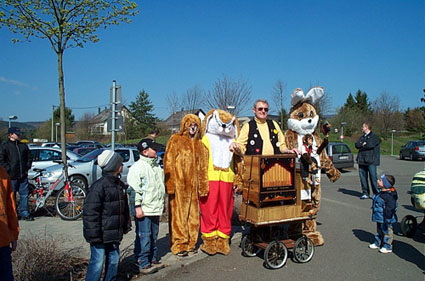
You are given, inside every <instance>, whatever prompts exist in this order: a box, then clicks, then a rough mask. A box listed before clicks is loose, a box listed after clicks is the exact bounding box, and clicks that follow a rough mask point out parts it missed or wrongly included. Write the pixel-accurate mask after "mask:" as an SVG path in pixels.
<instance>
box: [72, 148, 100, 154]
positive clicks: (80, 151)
mask: <svg viewBox="0 0 425 281" xmlns="http://www.w3.org/2000/svg"><path fill="white" fill-rule="evenodd" d="M96 149H97V148H96V147H77V148H74V149H73V150H72V151H74V152H75V153H77V154H79V155H81V156H83V155H86V154H87V153H90V152H92V151H93V150H96Z"/></svg>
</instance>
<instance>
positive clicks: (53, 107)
mask: <svg viewBox="0 0 425 281" xmlns="http://www.w3.org/2000/svg"><path fill="white" fill-rule="evenodd" d="M54 115H55V106H54V105H52V135H51V136H52V137H51V138H50V141H51V142H53V124H54V121H53V119H54Z"/></svg>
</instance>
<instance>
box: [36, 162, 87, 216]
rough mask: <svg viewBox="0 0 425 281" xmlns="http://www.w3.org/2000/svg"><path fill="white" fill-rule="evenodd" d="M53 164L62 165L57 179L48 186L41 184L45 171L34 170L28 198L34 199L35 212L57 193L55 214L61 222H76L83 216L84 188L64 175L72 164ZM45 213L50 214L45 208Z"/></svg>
mask: <svg viewBox="0 0 425 281" xmlns="http://www.w3.org/2000/svg"><path fill="white" fill-rule="evenodd" d="M54 162H55V163H58V164H62V166H63V167H62V174H61V175H60V176H59V178H58V179H57V180H56V181H55V182H54V183H53V184H51V185H50V186H49V184H43V183H42V177H43V172H45V171H46V169H34V172H36V173H37V174H36V175H35V176H34V178H33V180H34V181H35V184H34V185H33V184H30V197H31V196H33V197H35V198H34V200H33V202H34V203H35V210H34V212H36V211H37V210H39V209H40V208H43V207H44V206H45V205H46V201H47V199H48V198H49V197H50V196H51V195H52V194H53V192H57V194H56V199H55V210H56V213H57V214H58V215H59V216H60V217H61V219H63V220H68V221H70V220H76V219H78V218H80V217H81V216H82V215H83V204H84V200H85V198H86V196H87V191H86V190H85V189H84V187H82V186H80V185H78V183H77V182H72V181H70V180H69V178H68V177H66V175H65V168H66V167H73V166H72V164H66V165H65V164H64V163H63V162H62V161H61V160H55V161H54ZM46 210H47V212H49V213H50V214H51V212H50V211H49V210H48V209H47V208H46Z"/></svg>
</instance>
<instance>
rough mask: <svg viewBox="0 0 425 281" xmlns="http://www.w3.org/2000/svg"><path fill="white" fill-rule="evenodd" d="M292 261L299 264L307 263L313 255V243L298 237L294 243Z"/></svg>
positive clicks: (305, 238)
mask: <svg viewBox="0 0 425 281" xmlns="http://www.w3.org/2000/svg"><path fill="white" fill-rule="evenodd" d="M293 251H294V259H295V260H296V261H297V262H300V263H306V262H309V261H310V260H311V259H312V258H313V255H314V243H313V241H312V240H311V239H310V238H308V237H305V236H303V237H300V238H298V240H297V241H296V242H295V246H294V250H293Z"/></svg>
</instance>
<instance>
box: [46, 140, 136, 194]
mask: <svg viewBox="0 0 425 281" xmlns="http://www.w3.org/2000/svg"><path fill="white" fill-rule="evenodd" d="M103 150H105V149H104V148H101V149H96V150H93V151H92V152H90V153H88V154H86V155H84V156H82V157H81V158H79V159H78V160H76V161H70V162H69V164H71V165H72V167H69V168H68V175H69V178H70V180H71V181H76V182H78V184H81V185H82V186H83V187H84V188H85V189H86V190H88V187H89V186H90V185H91V184H92V183H93V182H95V181H96V180H97V179H99V178H100V177H101V176H102V170H101V169H100V167H99V166H98V165H97V156H98V155H99V154H100V153H102V151H103ZM115 152H117V153H119V154H120V155H121V157H122V158H123V160H124V161H123V171H122V173H121V180H122V181H123V182H127V174H128V169H129V168H130V167H131V165H133V164H134V162H136V161H137V160H139V158H140V153H139V151H138V150H137V149H136V148H117V149H115ZM61 173H62V165H54V166H51V167H48V168H46V172H45V173H44V176H43V177H42V178H41V182H42V183H43V184H51V183H53V182H55V181H56V180H57V179H58V178H59V176H60V175H61Z"/></svg>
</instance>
